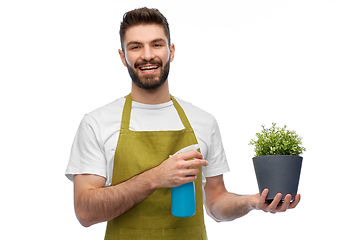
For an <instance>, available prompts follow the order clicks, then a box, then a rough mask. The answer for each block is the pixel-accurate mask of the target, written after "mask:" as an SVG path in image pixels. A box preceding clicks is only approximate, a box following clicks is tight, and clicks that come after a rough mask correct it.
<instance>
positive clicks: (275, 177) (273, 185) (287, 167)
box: [253, 155, 303, 201]
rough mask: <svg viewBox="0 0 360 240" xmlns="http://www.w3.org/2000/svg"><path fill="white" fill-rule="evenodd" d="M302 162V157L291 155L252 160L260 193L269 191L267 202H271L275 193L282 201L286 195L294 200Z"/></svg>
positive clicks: (260, 157) (262, 157)
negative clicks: (278, 194) (289, 195)
mask: <svg viewBox="0 0 360 240" xmlns="http://www.w3.org/2000/svg"><path fill="white" fill-rule="evenodd" d="M302 160H303V158H302V157H299V156H293V155H269V156H259V157H254V158H253V163H254V168H255V174H256V179H257V182H258V186H259V191H260V193H262V191H263V190H264V189H265V188H267V189H269V193H268V195H267V197H266V200H267V201H272V200H273V199H274V198H275V195H276V194H277V193H281V194H282V200H284V198H285V196H286V195H287V194H291V200H294V199H295V196H296V194H297V189H298V186H299V179H300V172H301V165H302Z"/></svg>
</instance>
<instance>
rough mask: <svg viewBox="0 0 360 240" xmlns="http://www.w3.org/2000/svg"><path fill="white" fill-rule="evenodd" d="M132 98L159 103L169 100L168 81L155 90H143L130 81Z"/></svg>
mask: <svg viewBox="0 0 360 240" xmlns="http://www.w3.org/2000/svg"><path fill="white" fill-rule="evenodd" d="M131 97H132V100H133V101H135V102H139V103H144V104H161V103H166V102H169V101H170V100H171V97H170V92H169V85H168V81H166V82H165V83H164V84H163V85H162V86H161V87H160V88H158V89H155V90H144V89H141V88H139V87H138V86H136V85H135V84H134V83H132V90H131Z"/></svg>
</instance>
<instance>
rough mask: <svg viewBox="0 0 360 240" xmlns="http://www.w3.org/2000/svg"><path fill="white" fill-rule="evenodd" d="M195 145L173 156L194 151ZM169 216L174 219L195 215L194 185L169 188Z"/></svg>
mask: <svg viewBox="0 0 360 240" xmlns="http://www.w3.org/2000/svg"><path fill="white" fill-rule="evenodd" d="M198 148H199V146H198V145H197V144H194V145H191V146H188V147H186V148H183V149H181V150H180V151H178V152H177V153H175V154H179V153H184V152H189V151H196V150H197V149H198ZM171 214H172V215H173V216H175V217H191V216H193V215H194V214H195V184H194V182H189V183H185V184H183V185H180V186H178V187H173V188H171Z"/></svg>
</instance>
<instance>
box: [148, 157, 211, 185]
mask: <svg viewBox="0 0 360 240" xmlns="http://www.w3.org/2000/svg"><path fill="white" fill-rule="evenodd" d="M202 158H203V156H202V154H201V153H199V152H197V151H191V152H186V153H180V154H176V155H173V156H171V157H170V158H168V159H167V160H165V161H164V162H162V163H161V164H160V165H159V166H157V167H155V168H153V169H150V170H149V173H150V172H151V175H152V176H154V177H156V180H157V185H158V186H157V188H170V187H177V186H180V185H182V184H185V183H188V182H193V181H195V179H196V175H197V174H198V173H199V169H198V168H197V167H202V166H207V165H208V162H207V161H206V160H203V159H202ZM190 159H192V160H190Z"/></svg>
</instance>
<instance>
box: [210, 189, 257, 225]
mask: <svg viewBox="0 0 360 240" xmlns="http://www.w3.org/2000/svg"><path fill="white" fill-rule="evenodd" d="M247 197H248V196H242V195H237V194H234V193H229V192H225V193H223V194H222V195H221V196H219V197H218V198H217V199H216V201H214V202H212V203H211V202H207V204H206V205H207V211H208V214H210V215H211V216H212V217H213V218H214V220H215V221H217V222H223V221H232V220H234V219H237V218H240V217H243V216H245V215H246V214H248V213H249V212H250V211H251V210H252V209H251V207H250V206H249V203H248V200H247Z"/></svg>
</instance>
